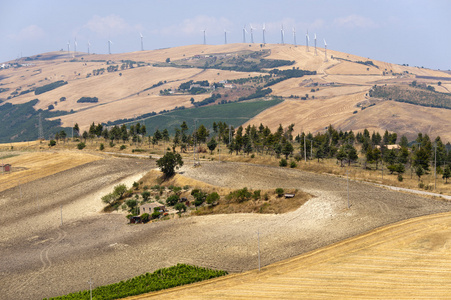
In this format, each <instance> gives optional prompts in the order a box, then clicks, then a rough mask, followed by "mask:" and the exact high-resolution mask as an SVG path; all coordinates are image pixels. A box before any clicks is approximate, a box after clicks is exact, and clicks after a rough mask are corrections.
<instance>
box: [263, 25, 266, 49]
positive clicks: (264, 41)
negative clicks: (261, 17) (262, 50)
mask: <svg viewBox="0 0 451 300" xmlns="http://www.w3.org/2000/svg"><path fill="white" fill-rule="evenodd" d="M265 33H266V25H265V23H263V45H266V40H265Z"/></svg>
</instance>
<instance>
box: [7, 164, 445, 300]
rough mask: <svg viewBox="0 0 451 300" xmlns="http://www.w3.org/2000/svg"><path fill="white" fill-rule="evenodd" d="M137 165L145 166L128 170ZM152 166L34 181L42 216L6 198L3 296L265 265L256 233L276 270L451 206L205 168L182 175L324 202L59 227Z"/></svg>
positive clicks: (278, 174)
mask: <svg viewBox="0 0 451 300" xmlns="http://www.w3.org/2000/svg"><path fill="white" fill-rule="evenodd" d="M136 162H138V164H137V163H136ZM130 164H133V165H134V166H135V167H137V168H138V170H136V172H131V171H128V172H129V173H128V174H125V173H123V172H126V171H123V172H121V171H120V170H124V168H123V167H124V165H130ZM152 166H153V163H150V162H149V161H143V160H133V159H122V160H119V159H114V160H102V161H97V162H93V163H89V164H86V165H83V166H80V167H77V168H74V169H72V170H69V171H65V172H62V173H59V174H57V175H54V176H50V177H47V178H44V179H42V180H38V181H35V182H32V183H29V189H35V188H37V187H44V188H46V189H49V191H48V195H49V196H48V197H46V198H42V200H41V201H42V203H45V204H43V205H44V206H43V207H45V209H41V210H39V209H38V210H35V209H34V204H32V203H30V201H29V200H28V201H25V200H17V199H15V197H16V196H17V190H7V191H5V192H2V193H0V203H1V202H2V201H4V199H6V200H5V201H6V203H7V204H6V207H5V206H4V205H2V217H1V229H0V247H1V253H2V256H1V257H0V285H1V286H0V289H1V290H2V291H6V292H5V293H4V295H3V297H4V299H17V298H20V299H39V298H42V297H49V296H56V295H60V294H65V293H68V292H72V291H77V290H80V289H87V288H88V284H87V283H86V282H87V280H89V278H90V277H92V278H93V281H94V283H95V286H97V285H103V284H107V283H112V282H115V281H119V280H123V279H126V278H129V277H132V276H135V275H138V274H142V273H145V272H150V271H153V270H155V269H158V268H161V267H167V266H170V265H174V264H176V263H178V262H181V263H190V264H196V265H201V266H207V267H213V268H219V269H225V270H228V271H230V272H241V271H245V270H250V269H255V268H256V267H257V231H260V236H261V252H262V265H268V264H271V263H274V262H277V261H281V260H283V259H286V258H289V257H293V256H295V255H298V254H301V253H304V252H307V251H310V250H313V249H317V248H319V247H322V246H325V245H328V244H330V243H332V242H336V241H339V240H342V239H344V238H347V237H351V236H354V235H357V234H360V233H363V232H366V231H368V230H370V229H373V228H376V227H379V226H382V225H386V224H389V223H393V222H395V221H399V220H403V219H406V218H410V217H415V216H421V215H426V214H430V213H435V212H443V211H450V210H451V203H447V202H442V201H437V200H431V199H427V198H422V197H420V196H414V195H409V194H404V193H398V192H394V191H389V190H386V189H383V188H379V187H375V186H372V185H368V184H361V183H356V182H350V184H349V190H350V201H351V204H352V206H351V209H350V210H348V209H347V204H346V203H347V192H346V180H344V179H341V178H336V177H331V176H322V175H315V174H310V173H305V172H302V171H298V170H291V169H282V168H273V167H263V166H254V165H248V164H240V163H208V164H207V163H205V164H203V165H202V166H201V167H200V168H195V169H193V168H190V167H184V168H183V169H182V170H181V171H182V172H183V174H184V175H185V176H189V177H192V178H195V179H198V180H203V181H205V182H207V183H210V184H214V185H220V186H228V187H237V188H238V187H244V186H247V187H252V188H262V189H263V188H276V187H284V188H297V189H300V190H304V191H306V192H308V193H311V194H313V195H314V196H316V197H314V198H312V199H311V200H309V201H308V202H307V203H306V204H305V205H304V206H302V207H301V208H299V209H298V210H296V211H294V212H290V213H287V214H283V215H256V214H237V215H217V216H204V217H194V218H182V219H177V220H172V221H164V222H157V223H152V224H147V225H138V226H128V225H126V220H125V218H124V216H123V215H121V214H109V215H104V214H98V213H95V212H93V211H89V210H88V211H84V212H83V213H82V214H77V213H74V214H73V217H72V218H69V219H68V220H67V221H65V223H64V225H63V226H62V227H61V226H59V221H60V220H59V213H60V211H59V206H60V205H61V204H63V205H64V207H66V206H70V205H71V204H70V203H72V205H74V206H73V207H74V210H75V209H76V211H78V209H81V208H80V207H79V206H75V203H78V202H80V201H81V202H83V201H84V202H83V203H85V202H86V203H87V204H88V203H91V202H96V203H98V202H99V201H100V200H99V199H100V197H96V198H92V199H91V200H89V202H88V200H86V197H85V195H86V194H92V193H95V192H96V191H98V189H99V188H102V187H108V186H111V182H112V181H113V180H115V178H116V179H117V178H124V177H126V176H128V175H131V173H134V174H137V173H140V172H141V171H142V170H144V169H148V168H151V167H152ZM125 170H128V169H125ZM88 173H89V174H92V176H89V177H88V178H87V179H86V180H85V179H84V178H85V177H84V176H80V174H88ZM69 183H71V184H69ZM23 188H24V187H23ZM27 190H28V189H27ZM57 193H58V194H57ZM32 196H33V194H31V195H25V196H24V198H26V199H29V197H32ZM90 205H92V206H93V207H98V205H99V204H90ZM17 207H22V208H20V209H16V208H17ZM5 208H6V209H5ZM65 210H67V209H65ZM25 216H28V218H27V217H25Z"/></svg>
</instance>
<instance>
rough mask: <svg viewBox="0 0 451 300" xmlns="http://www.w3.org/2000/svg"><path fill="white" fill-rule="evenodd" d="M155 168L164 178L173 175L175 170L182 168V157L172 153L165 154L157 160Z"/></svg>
mask: <svg viewBox="0 0 451 300" xmlns="http://www.w3.org/2000/svg"><path fill="white" fill-rule="evenodd" d="M157 166H158V167H159V168H160V169H161V171H162V172H163V173H164V175H165V177H166V178H169V177H171V176H172V175H174V174H175V169H178V168H179V167H181V166H183V160H182V156H181V155H180V154H178V153H174V152H166V154H165V155H164V156H163V157H161V158H160V159H159V160H157Z"/></svg>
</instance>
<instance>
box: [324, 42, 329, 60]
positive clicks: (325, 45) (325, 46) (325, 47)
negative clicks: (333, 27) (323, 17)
mask: <svg viewBox="0 0 451 300" xmlns="http://www.w3.org/2000/svg"><path fill="white" fill-rule="evenodd" d="M324 56H325V60H324V61H328V60H327V43H326V39H324Z"/></svg>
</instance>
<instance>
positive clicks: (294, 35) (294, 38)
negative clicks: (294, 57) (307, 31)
mask: <svg viewBox="0 0 451 300" xmlns="http://www.w3.org/2000/svg"><path fill="white" fill-rule="evenodd" d="M293 40H294V46H295V47H297V46H296V28H294V27H293Z"/></svg>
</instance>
